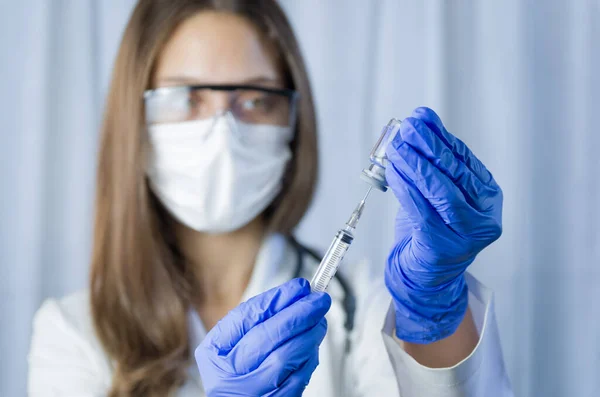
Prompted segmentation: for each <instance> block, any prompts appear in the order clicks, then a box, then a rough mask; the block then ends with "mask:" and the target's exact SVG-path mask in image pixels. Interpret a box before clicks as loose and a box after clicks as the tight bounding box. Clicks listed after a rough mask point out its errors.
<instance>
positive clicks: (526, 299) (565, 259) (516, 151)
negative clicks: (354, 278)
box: [0, 0, 600, 396]
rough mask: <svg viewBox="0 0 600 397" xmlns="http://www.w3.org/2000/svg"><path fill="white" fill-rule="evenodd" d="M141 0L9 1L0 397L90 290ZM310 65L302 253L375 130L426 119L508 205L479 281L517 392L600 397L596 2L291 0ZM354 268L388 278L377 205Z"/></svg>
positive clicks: (327, 224)
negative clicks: (311, 170) (50, 300)
mask: <svg viewBox="0 0 600 397" xmlns="http://www.w3.org/2000/svg"><path fill="white" fill-rule="evenodd" d="M134 3H135V2H134V1H133V0H37V1H36V0H21V1H18V2H17V1H9V0H0V54H1V59H2V60H1V62H0V87H1V90H0V93H1V94H0V109H1V110H0V121H1V122H2V127H1V128H0V189H1V194H0V354H1V357H0V396H24V395H25V394H26V389H25V384H26V373H27V352H28V349H29V339H30V332H31V319H32V316H33V314H34V313H35V311H36V310H37V308H38V307H39V306H40V304H41V302H42V301H43V300H44V299H45V298H47V297H49V296H62V295H65V294H68V293H71V292H73V291H75V290H78V289H81V288H85V287H86V283H87V276H88V267H89V259H90V249H91V224H92V219H93V194H94V183H95V181H94V179H95V168H96V149H97V142H98V127H99V123H100V121H101V116H102V111H103V101H104V97H105V94H106V90H107V86H108V82H109V78H110V73H111V67H112V62H113V59H114V56H115V53H116V49H117V46H118V44H119V40H120V36H121V34H122V31H123V28H124V26H125V24H126V22H127V19H128V17H129V14H130V12H131V10H132V7H133V5H134ZM281 3H282V5H283V6H284V8H285V9H286V11H287V12H288V15H289V17H290V19H291V20H292V23H293V25H294V26H295V28H296V29H297V35H298V38H299V40H300V43H301V45H302V48H303V50H304V54H305V57H306V61H307V63H308V66H309V71H310V74H311V77H312V83H313V88H314V91H315V94H316V101H317V107H318V111H319V123H320V137H319V140H320V145H321V147H320V156H321V161H322V162H321V165H322V167H321V174H320V183H319V187H318V192H317V196H316V200H315V201H314V205H313V206H312V208H311V210H310V212H309V214H308V216H307V217H306V218H305V220H304V222H303V223H302V224H301V227H300V228H299V230H298V236H299V238H300V239H301V240H302V241H304V242H305V243H308V244H309V245H312V246H314V247H317V248H320V249H324V248H326V246H327V245H328V244H329V241H330V239H331V238H332V236H333V234H334V232H335V230H337V228H338V227H339V226H340V225H341V224H342V222H344V221H345V218H346V217H347V216H348V215H349V213H350V212H351V210H352V208H353V206H354V205H355V203H356V202H357V200H359V199H360V197H361V195H362V193H363V192H364V190H365V188H366V185H365V184H364V183H363V182H361V181H360V180H359V173H360V171H361V169H362V167H364V166H365V165H366V164H367V161H368V160H367V157H368V152H369V150H370V148H371V146H372V145H373V143H374V142H375V140H376V138H377V136H378V134H379V131H380V129H381V127H382V126H383V125H385V124H386V122H387V121H388V120H389V119H390V118H391V117H399V118H404V117H406V116H408V115H409V114H410V112H411V111H412V109H413V108H415V107H417V106H421V105H426V106H429V107H432V108H433V109H435V110H436V111H437V112H438V113H439V114H440V115H441V117H442V119H443V120H444V121H445V124H446V126H447V127H448V129H449V130H450V131H451V132H453V133H454V134H455V135H457V136H459V137H460V138H461V139H462V140H464V141H465V142H466V143H467V144H468V145H469V146H470V147H471V148H472V149H473V151H474V152H475V153H476V154H477V155H478V156H479V157H480V158H481V159H482V160H483V162H484V163H485V164H486V165H487V166H488V168H489V169H490V170H491V171H492V172H493V174H494V176H495V177H496V179H497V180H498V182H499V184H500V185H501V186H502V188H503V189H504V192H505V210H504V235H503V236H502V238H501V239H500V240H499V241H498V242H497V243H496V244H494V245H493V246H492V247H490V248H488V249H487V250H486V251H484V252H483V253H482V254H481V255H480V256H479V257H478V260H477V261H476V262H475V264H474V265H473V266H472V272H473V273H474V274H475V275H476V276H477V277H478V278H479V279H480V280H481V281H482V282H483V283H485V284H486V285H488V286H490V287H491V288H493V289H494V290H495V292H496V309H497V317H498V322H499V326H500V332H501V337H502V342H503V349H504V354H505V359H506V363H507V367H508V370H509V372H510V377H511V379H512V382H513V385H514V388H515V392H516V394H517V395H518V396H598V395H600V377H599V376H598V374H599V373H600V320H599V319H598V318H599V317H600V287H599V286H598V285H599V283H600V211H599V210H598V208H599V207H600V187H599V185H600V176H599V172H600V131H598V127H597V124H596V123H597V122H598V117H600V77H599V72H600V1H597V0H587V1H586V0H547V1H543V2H542V1H533V0H503V1H477V0H472V1H467V0H454V1H449V0H448V1H443V0H439V1H437V0H426V1H414V0H376V1H365V0H328V1H319V0H303V1H298V0H282V1H281ZM370 200H371V201H370V202H369V204H368V207H367V209H366V210H365V215H364V222H362V223H361V226H360V228H359V230H358V236H357V240H356V243H355V245H354V246H353V248H352V250H351V252H350V254H349V255H350V256H351V257H353V258H357V259H358V258H368V259H369V260H370V263H371V264H372V271H374V272H382V268H383V265H384V262H385V258H386V256H387V253H388V251H389V249H390V247H391V244H392V241H393V220H394V216H395V212H396V210H397V204H396V202H395V200H394V197H393V195H392V194H390V193H387V194H382V193H376V194H374V195H373V196H372V198H371V199H370Z"/></svg>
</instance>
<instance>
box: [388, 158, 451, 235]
mask: <svg viewBox="0 0 600 397" xmlns="http://www.w3.org/2000/svg"><path fill="white" fill-rule="evenodd" d="M387 156H388V159H389V160H390V162H391V164H390V165H388V166H387V167H386V169H385V179H386V180H387V182H388V184H389V185H390V187H391V188H392V191H393V192H394V195H395V196H396V198H397V199H398V202H399V203H400V206H401V207H402V208H401V211H399V213H398V216H404V217H406V218H407V219H408V220H409V221H410V224H411V225H412V227H413V228H414V229H416V230H423V231H427V230H431V229H433V228H435V227H436V226H439V225H440V224H442V225H443V223H444V222H443V220H442V219H441V218H440V216H439V215H438V213H437V212H436V210H435V209H434V208H433V207H432V206H431V204H430V203H429V201H427V200H426V199H425V197H423V195H422V194H421V192H420V191H419V189H418V188H417V187H416V186H415V185H414V183H413V182H412V181H411V180H410V179H409V178H407V176H406V175H405V174H404V173H403V172H402V171H400V169H398V168H396V166H395V164H398V163H399V162H404V160H403V159H402V158H400V154H399V153H398V152H397V151H396V150H394V151H391V150H388V152H387Z"/></svg>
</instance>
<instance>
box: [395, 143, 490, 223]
mask: <svg viewBox="0 0 600 397" xmlns="http://www.w3.org/2000/svg"><path fill="white" fill-rule="evenodd" d="M394 141H396V139H394ZM390 146H393V148H392V149H389V150H388V153H389V154H388V156H389V155H392V156H393V157H394V160H393V166H394V168H396V169H397V170H398V171H399V172H400V173H402V174H404V176H406V177H407V179H408V180H410V181H411V182H412V183H414V185H415V186H416V187H417V189H419V192H421V194H422V195H423V197H424V198H425V199H426V200H427V201H428V202H429V203H430V204H431V206H432V207H433V208H434V209H435V211H436V212H437V214H438V215H439V216H440V217H441V218H442V220H443V221H444V223H445V224H446V225H448V226H449V227H450V228H451V229H453V230H454V231H456V232H458V233H460V234H467V233H469V232H470V231H471V229H472V228H473V227H474V224H477V222H476V221H475V222H474V220H476V219H478V217H479V216H480V215H479V212H477V211H476V210H475V209H474V208H473V207H471V206H470V205H469V204H468V203H467V202H466V200H465V197H464V195H463V193H462V192H461V191H460V190H459V189H458V187H456V185H455V184H454V183H453V182H452V181H451V180H450V178H448V177H447V176H446V175H445V174H444V173H442V172H441V171H440V170H439V169H437V168H436V167H435V166H434V165H433V164H431V163H430V162H429V161H428V160H427V159H426V158H425V157H423V156H421V155H419V154H418V153H417V152H416V151H415V150H414V149H413V148H412V147H411V146H410V145H408V144H407V143H405V142H401V143H400V144H399V145H396V144H394V145H390ZM390 160H391V158H390ZM386 175H387V173H386ZM475 226H476V225H475Z"/></svg>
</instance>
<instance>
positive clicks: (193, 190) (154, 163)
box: [146, 113, 293, 233]
mask: <svg viewBox="0 0 600 397" xmlns="http://www.w3.org/2000/svg"><path fill="white" fill-rule="evenodd" d="M148 133H149V136H150V143H151V151H150V161H149V164H148V167H147V171H146V173H147V175H148V178H149V181H150V188H151V189H152V191H153V192H154V193H155V194H156V196H157V197H158V198H159V199H160V201H161V202H162V204H163V205H164V206H165V207H166V209H167V210H168V211H169V212H170V213H171V215H173V216H174V217H175V218H176V219H177V220H178V221H179V222H181V223H182V224H184V225H186V226H188V227H190V228H192V229H194V230H197V231H202V232H209V233H224V232H228V231H232V230H236V229H238V228H240V227H242V226H244V225H246V224H248V223H249V222H250V221H251V220H253V219H254V218H255V217H256V216H258V215H259V214H260V213H262V212H263V211H264V210H265V209H266V208H267V207H268V206H269V204H270V203H271V202H272V201H273V199H274V198H275V197H276V196H277V194H278V193H279V192H280V190H281V182H282V178H283V174H284V172H285V169H286V165H287V162H288V161H289V160H290V158H291V157H292V153H291V150H290V148H289V143H290V141H291V139H292V135H293V132H292V128H291V127H278V126H270V125H253V124H246V123H242V122H239V121H236V120H235V119H234V118H233V116H232V115H231V114H230V113H226V115H224V116H216V117H213V118H211V119H208V120H198V121H186V122H182V123H173V124H158V125H153V126H150V127H149V128H148Z"/></svg>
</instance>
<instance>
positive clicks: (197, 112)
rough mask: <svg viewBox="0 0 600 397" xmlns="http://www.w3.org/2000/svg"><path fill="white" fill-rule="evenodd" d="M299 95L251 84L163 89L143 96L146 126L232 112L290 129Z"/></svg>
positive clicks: (240, 117) (247, 119) (244, 118)
mask: <svg viewBox="0 0 600 397" xmlns="http://www.w3.org/2000/svg"><path fill="white" fill-rule="evenodd" d="M297 99H298V93H297V92H296V91H294V90H290V89H277V88H267V87H260V86H252V85H190V86H174V87H161V88H156V89H152V90H147V91H146V92H145V93H144V103H145V107H146V123H147V125H154V124H165V123H179V122H184V121H191V120H204V119H208V118H211V117H213V116H215V115H216V114H220V113H223V112H225V111H230V112H231V113H232V114H233V115H234V117H235V118H236V119H237V120H240V121H243V122H245V123H248V124H266V125H275V126H285V127H287V126H290V127H292V126H293V124H294V122H295V114H296V102H297Z"/></svg>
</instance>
